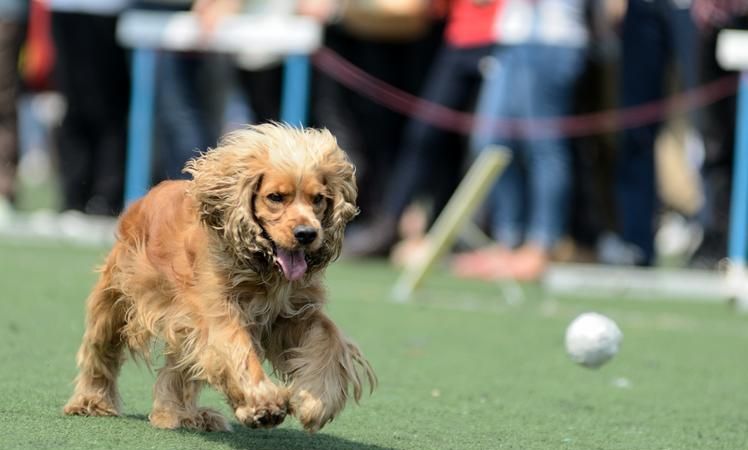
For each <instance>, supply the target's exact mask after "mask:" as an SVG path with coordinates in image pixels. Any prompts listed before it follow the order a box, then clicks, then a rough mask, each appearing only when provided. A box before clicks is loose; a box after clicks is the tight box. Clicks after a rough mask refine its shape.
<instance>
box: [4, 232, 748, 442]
mask: <svg viewBox="0 0 748 450" xmlns="http://www.w3.org/2000/svg"><path fill="white" fill-rule="evenodd" d="M105 252H106V249H81V248H75V247H69V246H63V245H51V244H43V243H28V244H24V243H17V242H16V243H14V242H7V241H5V242H0V342H1V343H0V449H46V448H66V449H109V448H121V449H126V448H127V449H151V448H152V449H348V450H378V449H388V448H395V449H461V450H470V449H543V450H546V449H626V450H632V449H639V450H641V449H735V450H738V449H745V448H748V381H747V380H748V318H746V317H744V316H740V315H737V314H736V313H734V312H733V311H731V310H730V308H728V307H727V306H725V305H719V304H714V303H710V304H707V303H703V304H701V303H679V302H675V301H667V300H652V301H648V302H642V301H631V300H627V301H623V300H616V299H611V298H608V299H604V298H601V299H590V298H589V296H588V295H585V296H584V300H581V299H573V298H563V299H558V298H552V297H550V296H548V295H547V294H544V293H542V292H541V291H540V290H538V289H537V288H532V287H527V286H525V287H518V286H505V287H503V288H501V289H500V288H499V287H497V286H496V285H490V284H481V283H468V282H462V281H458V280H455V279H453V278H450V277H449V276H447V275H446V274H444V273H439V274H435V275H433V276H431V277H430V278H429V279H428V281H427V283H426V286H425V287H424V289H423V290H422V291H420V292H419V294H418V297H417V298H416V299H415V300H414V301H413V302H412V303H409V304H395V303H392V302H390V301H389V289H390V287H391V285H392V282H393V281H394V279H395V277H396V275H397V274H396V272H394V271H393V270H391V269H389V268H387V267H385V266H384V265H381V264H357V265H354V264H351V263H344V262H339V263H336V265H335V266H334V267H333V268H332V269H331V270H330V271H329V276H328V279H329V283H328V284H329V290H330V295H331V301H330V305H329V312H330V314H331V315H332V317H333V318H334V319H335V320H336V321H337V322H338V323H339V324H340V325H341V327H343V329H345V330H346V332H347V333H348V334H349V335H351V336H352V337H353V338H354V339H355V340H356V341H357V342H358V343H359V344H360V345H361V346H362V348H363V350H364V352H365V353H366V355H367V356H368V357H369V359H370V360H371V363H372V365H373V366H374V368H375V369H376V370H377V373H378V375H379V380H380V387H379V389H378V390H377V391H375V393H374V394H373V395H372V396H371V397H366V398H364V400H363V401H362V404H361V405H360V406H355V405H350V406H349V407H348V408H347V409H346V410H345V412H344V413H343V414H342V415H341V416H340V417H339V418H337V419H336V420H335V421H334V422H332V423H331V424H329V425H328V426H327V427H325V428H324V429H323V430H322V431H321V432H320V433H318V434H316V435H313V436H310V435H307V434H306V433H304V432H303V431H300V429H299V426H298V423H297V422H296V421H295V420H294V419H293V418H289V419H287V421H286V422H285V423H284V424H283V425H282V426H281V427H280V428H279V429H276V430H272V431H255V430H249V429H246V428H242V427H240V426H239V425H238V424H236V423H234V425H235V432H234V433H231V434H227V433H215V434H210V433H196V432H186V431H163V430H155V429H153V428H151V427H150V426H149V424H148V422H147V415H148V411H149V406H150V399H151V386H152V384H153V381H154V375H153V374H152V373H151V372H149V370H148V368H146V367H144V366H143V365H142V364H141V365H140V366H138V365H136V364H134V363H132V362H128V363H127V364H126V365H125V368H124V370H123V373H122V376H121V378H120V380H121V385H120V386H121V392H122V396H123V399H124V411H123V413H124V414H123V417H119V418H84V417H65V416H63V415H62V414H61V412H60V411H61V408H62V405H63V404H64V403H65V401H66V400H67V397H68V395H69V394H70V392H71V389H72V385H71V380H72V379H73V377H74V376H75V364H74V356H75V351H76V349H77V346H78V344H79V342H80V337H81V334H82V331H83V328H82V327H83V302H84V299H85V297H86V294H87V291H88V289H89V288H90V286H91V285H92V283H93V281H94V275H93V273H92V271H91V269H92V267H93V266H94V265H95V264H97V263H99V262H100V261H101V258H102V257H103V255H104V254H105ZM587 310H596V311H599V312H601V313H604V314H607V315H609V316H610V317H612V318H613V319H614V320H616V321H617V322H618V324H619V326H620V327H621V329H622V330H623V332H624V334H625V338H624V343H623V347H622V350H621V352H620V354H619V355H618V356H617V357H616V358H615V359H614V360H613V361H611V362H610V363H609V364H608V365H606V366H604V367H602V368H601V369H599V370H588V369H584V368H581V367H578V366H575V365H574V364H572V363H571V362H570V361H569V360H568V359H567V357H566V355H565V353H564V350H563V334H564V329H565V327H566V325H567V324H568V323H569V322H570V320H571V319H572V318H573V317H574V316H576V315H577V314H579V313H581V312H583V311H587ZM202 403H204V404H209V405H212V406H216V407H219V408H221V409H222V410H223V411H225V412H226V413H227V414H228V413H230V412H229V411H228V409H227V407H226V406H225V404H224V402H223V401H222V399H221V398H220V396H219V395H217V394H216V393H215V392H213V391H211V390H208V391H206V392H205V394H204V395H203V398H202ZM232 420H233V417H232ZM234 422H235V421H234Z"/></svg>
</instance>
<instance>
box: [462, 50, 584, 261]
mask: <svg viewBox="0 0 748 450" xmlns="http://www.w3.org/2000/svg"><path fill="white" fill-rule="evenodd" d="M495 56H496V60H497V64H496V66H495V67H494V68H493V69H492V70H490V71H489V73H488V74H487V76H486V78H485V80H484V83H483V87H482V89H481V94H480V97H479V99H478V106H477V111H478V117H479V120H478V122H477V125H476V128H475V130H474V133H473V136H472V139H471V149H472V151H473V152H479V151H482V150H483V149H485V148H486V147H488V146H490V145H502V146H506V147H508V148H509V149H510V150H511V152H512V160H511V162H510V163H509V165H508V166H507V168H506V170H505V171H504V173H503V174H502V175H501V178H500V179H499V180H498V181H497V182H496V184H495V185H494V187H493V190H492V192H491V194H490V197H489V201H490V207H491V210H492V224H493V230H492V232H493V237H494V239H496V240H497V241H498V242H499V243H500V244H502V245H504V246H507V247H516V246H518V245H520V244H522V243H523V242H524V243H531V244H533V245H538V246H541V247H543V248H546V249H549V248H550V247H552V246H553V245H554V244H555V243H556V242H557V241H558V239H559V238H560V237H561V235H562V234H563V232H564V228H565V226H566V221H567V220H566V215H567V213H568V203H569V190H570V186H571V175H572V174H571V170H572V168H571V155H570V151H569V147H568V144H567V142H566V139H565V138H564V137H563V136H560V135H558V134H556V131H558V130H554V129H552V128H551V126H550V125H544V126H543V127H542V128H538V127H533V126H531V125H527V124H521V122H520V124H519V125H517V126H516V127H514V129H513V130H511V131H515V132H520V134H521V135H522V136H521V137H517V136H516V135H514V134H509V133H506V132H505V131H506V129H505V128H504V127H496V126H495V123H493V120H499V121H501V120H502V119H512V120H514V119H519V120H528V119H543V118H550V117H561V116H565V115H567V114H569V113H570V111H571V106H572V98H573V92H574V85H575V82H576V80H577V78H578V76H579V74H580V73H581V71H582V69H583V68H584V61H585V50H584V49H582V48H572V47H560V46H549V45H540V44H522V45H513V46H508V47H499V48H497V50H496V51H495ZM492 119H493V120H492ZM538 133H542V135H539V134H538ZM533 135H534V136H533ZM525 205H527V207H525Z"/></svg>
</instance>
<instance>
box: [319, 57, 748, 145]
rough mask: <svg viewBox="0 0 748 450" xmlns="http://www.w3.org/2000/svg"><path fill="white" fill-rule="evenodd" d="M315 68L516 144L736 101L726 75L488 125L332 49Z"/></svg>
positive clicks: (451, 124) (456, 127) (390, 104)
mask: <svg viewBox="0 0 748 450" xmlns="http://www.w3.org/2000/svg"><path fill="white" fill-rule="evenodd" d="M312 62H313V63H314V65H315V66H316V67H317V68H318V69H319V70H320V71H322V72H323V73H325V74H326V75H327V76H329V77H331V78H332V79H334V80H335V81H337V82H339V83H340V84H342V85H344V86H346V87H348V88H349V89H351V90H352V91H354V92H357V93H358V94H360V95H362V96H364V97H367V98H369V99H370V100H372V101H374V102H376V103H379V104H381V105H383V106H385V107H387V108H389V109H391V110H393V111H396V112H399V113H401V114H404V115H406V116H409V117H414V118H417V119H419V120H422V121H424V122H427V123H429V124H431V125H433V126H436V127H439V128H442V129H445V130H450V131H454V132H458V133H462V134H470V133H471V132H472V131H473V130H474V128H475V125H476V123H477V121H482V120H491V124H492V128H493V130H494V132H495V134H496V136H502V137H505V138H515V139H538V138H548V137H552V136H569V137H578V136H590V135H596V134H602V133H608V132H616V131H621V130H624V129H631V128H638V127H641V126H644V125H649V124H652V123H656V122H661V121H662V120H664V119H665V118H666V117H667V116H668V115H669V114H682V113H686V112H690V111H694V110H696V109H699V108H703V107H705V106H708V105H710V104H712V103H715V102H717V101H719V100H722V99H724V98H726V97H729V96H731V95H734V94H735V92H736V90H737V81H738V76H737V75H726V76H724V77H722V78H719V79H717V80H714V81H711V82H709V83H706V84H703V85H701V86H698V87H696V88H694V89H692V90H690V91H686V92H682V93H679V94H676V95H673V96H671V97H669V98H665V99H661V100H656V101H652V102H648V103H642V104H639V105H635V106H631V107H627V108H622V109H610V110H604V111H597V112H592V113H587V114H580V115H575V116H565V117H552V118H543V119H511V118H495V119H487V118H482V117H479V116H477V115H474V114H470V113H466V112H463V111H457V110H454V109H450V108H447V107H445V106H444V105H440V104H438V103H434V102H430V101H428V100H424V99H422V98H420V97H417V96H415V95H413V94H409V93H408V92H405V91H403V90H401V89H398V88H396V87H394V86H392V85H390V84H388V83H386V82H384V81H382V80H380V79H378V78H375V77H373V76H372V75H370V74H368V73H367V72H365V71H364V70H362V69H361V68H359V67H357V66H355V65H354V64H352V63H351V62H349V61H347V60H346V59H345V58H343V57H342V56H340V55H339V54H338V53H336V52H335V51H333V50H331V49H329V48H322V49H320V50H319V51H317V53H315V55H314V56H313V58H312Z"/></svg>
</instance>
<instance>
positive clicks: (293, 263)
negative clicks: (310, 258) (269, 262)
mask: <svg viewBox="0 0 748 450" xmlns="http://www.w3.org/2000/svg"><path fill="white" fill-rule="evenodd" d="M276 255H277V257H278V263H279V264H280V266H281V269H282V270H283V275H285V276H286V278H288V279H289V280H290V281H296V280H298V279H299V278H301V277H303V276H304V273H306V259H304V251H303V250H296V251H288V250H284V249H281V248H278V249H276Z"/></svg>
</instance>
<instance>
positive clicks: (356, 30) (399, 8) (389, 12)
mask: <svg viewBox="0 0 748 450" xmlns="http://www.w3.org/2000/svg"><path fill="white" fill-rule="evenodd" d="M341 22H342V25H343V27H344V28H345V29H346V30H347V31H348V32H349V33H351V34H352V35H354V36H357V37H361V38H365V39H372V40H378V41H410V40H415V39H418V38H419V37H421V36H423V35H424V34H425V33H426V31H427V30H428V28H429V25H430V23H431V17H430V8H429V1H428V0H348V1H347V2H345V6H344V9H343V11H342V18H341Z"/></svg>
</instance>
